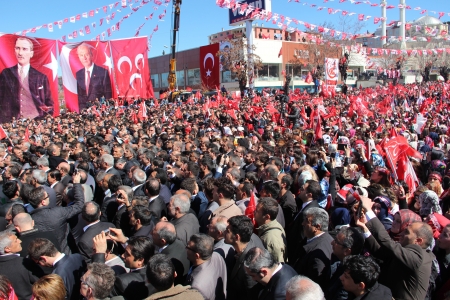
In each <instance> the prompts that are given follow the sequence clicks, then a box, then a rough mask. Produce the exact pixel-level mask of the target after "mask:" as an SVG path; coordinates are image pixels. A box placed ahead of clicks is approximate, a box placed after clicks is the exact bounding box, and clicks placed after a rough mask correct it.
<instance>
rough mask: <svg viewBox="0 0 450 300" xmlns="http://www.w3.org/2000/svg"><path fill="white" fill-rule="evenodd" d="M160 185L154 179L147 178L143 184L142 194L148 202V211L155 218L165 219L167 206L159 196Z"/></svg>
mask: <svg viewBox="0 0 450 300" xmlns="http://www.w3.org/2000/svg"><path fill="white" fill-rule="evenodd" d="M160 187H161V184H160V183H159V181H158V180H157V179H156V178H153V177H151V178H149V179H148V180H147V182H146V183H145V187H144V192H145V195H146V196H147V197H149V198H150V199H149V200H148V201H149V203H148V209H150V210H151V211H152V212H153V213H154V215H155V217H156V218H158V219H161V218H162V217H167V206H166V203H165V202H164V200H163V199H162V198H161V196H159V192H160V190H161V189H160Z"/></svg>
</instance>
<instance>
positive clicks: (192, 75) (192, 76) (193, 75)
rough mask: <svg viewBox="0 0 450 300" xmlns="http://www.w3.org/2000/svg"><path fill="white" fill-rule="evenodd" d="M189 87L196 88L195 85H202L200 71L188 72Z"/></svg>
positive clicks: (192, 70)
mask: <svg viewBox="0 0 450 300" xmlns="http://www.w3.org/2000/svg"><path fill="white" fill-rule="evenodd" d="M187 77H188V78H187V85H189V86H194V85H200V84H201V79H200V69H191V70H187Z"/></svg>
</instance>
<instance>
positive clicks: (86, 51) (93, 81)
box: [76, 43, 112, 111]
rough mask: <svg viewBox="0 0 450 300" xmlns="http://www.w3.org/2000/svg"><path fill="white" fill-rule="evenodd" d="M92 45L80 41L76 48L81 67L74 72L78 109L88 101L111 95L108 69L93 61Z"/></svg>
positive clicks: (107, 97)
mask: <svg viewBox="0 0 450 300" xmlns="http://www.w3.org/2000/svg"><path fill="white" fill-rule="evenodd" d="M91 48H92V46H90V45H88V44H86V43H82V44H81V45H80V46H78V48H77V54H78V58H79V59H80V62H81V64H82V65H83V68H82V69H81V70H79V71H77V73H76V78H77V94H78V106H79V110H80V111H81V110H82V109H84V108H86V107H87V103H88V102H89V101H95V100H96V99H100V98H102V97H105V98H106V99H110V98H111V97H112V91H111V79H110V78H109V72H108V69H105V68H102V67H100V66H97V65H96V64H94V62H93V55H92V50H91Z"/></svg>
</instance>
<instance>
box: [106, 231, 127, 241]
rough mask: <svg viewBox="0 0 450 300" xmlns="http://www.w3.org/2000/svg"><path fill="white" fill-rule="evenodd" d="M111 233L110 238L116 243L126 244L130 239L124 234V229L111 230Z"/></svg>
mask: <svg viewBox="0 0 450 300" xmlns="http://www.w3.org/2000/svg"><path fill="white" fill-rule="evenodd" d="M109 231H110V234H109V236H108V237H109V238H110V239H111V240H113V241H114V242H118V243H121V244H125V243H126V242H127V241H128V238H127V237H126V236H125V235H124V234H123V232H122V229H118V228H109Z"/></svg>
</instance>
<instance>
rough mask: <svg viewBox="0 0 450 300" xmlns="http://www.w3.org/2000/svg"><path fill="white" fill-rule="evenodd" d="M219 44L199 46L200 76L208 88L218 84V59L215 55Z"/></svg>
mask: <svg viewBox="0 0 450 300" xmlns="http://www.w3.org/2000/svg"><path fill="white" fill-rule="evenodd" d="M218 51H219V44H212V45H208V46H203V47H200V76H201V78H202V84H203V85H204V86H206V87H208V88H209V89H215V88H216V86H219V85H220V71H219V66H220V60H219V57H218V56H216V53H217V52H218Z"/></svg>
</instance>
